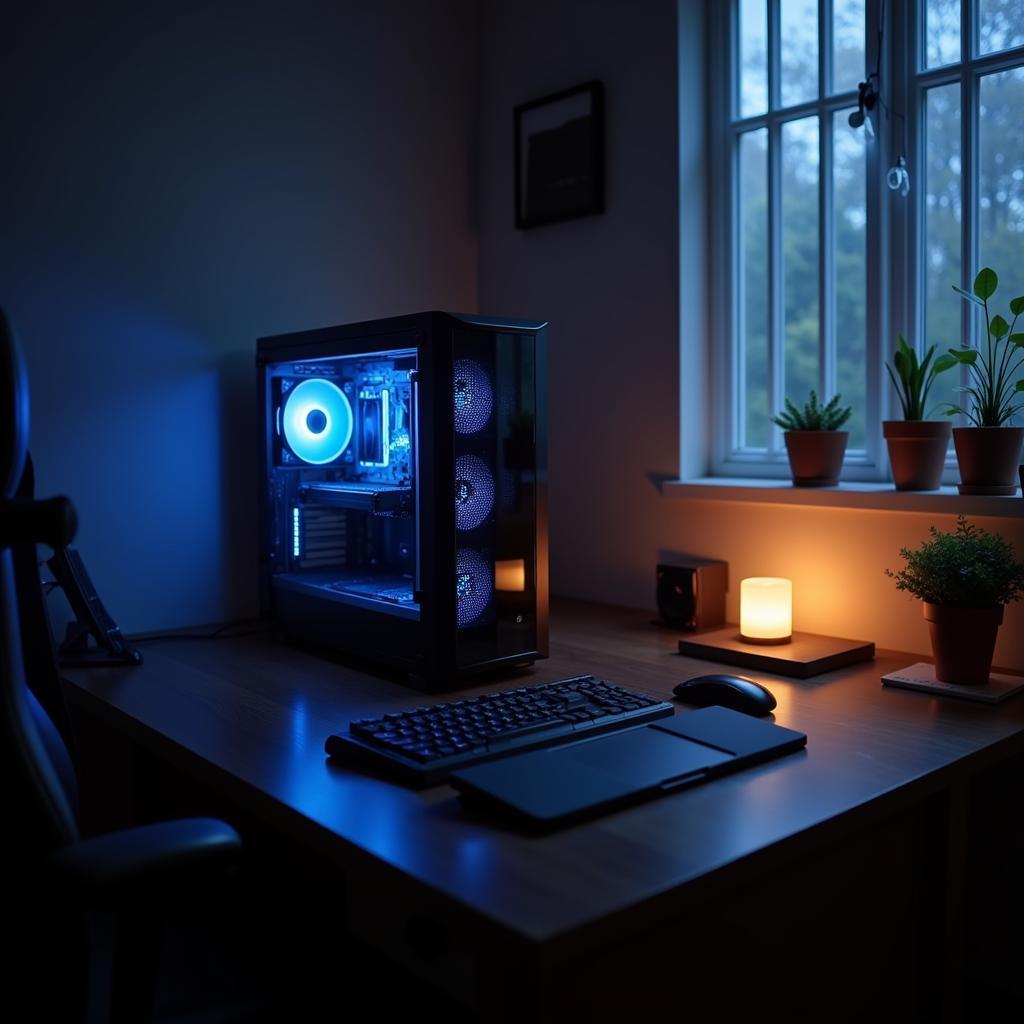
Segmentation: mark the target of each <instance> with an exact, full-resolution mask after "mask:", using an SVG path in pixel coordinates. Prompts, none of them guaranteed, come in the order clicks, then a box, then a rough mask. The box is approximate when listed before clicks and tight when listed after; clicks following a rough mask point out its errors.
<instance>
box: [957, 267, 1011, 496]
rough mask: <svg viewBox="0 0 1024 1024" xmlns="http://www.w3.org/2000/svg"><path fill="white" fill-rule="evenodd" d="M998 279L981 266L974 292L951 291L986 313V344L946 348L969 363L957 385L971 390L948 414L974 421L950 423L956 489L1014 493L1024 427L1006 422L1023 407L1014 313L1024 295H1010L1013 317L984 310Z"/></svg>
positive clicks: (965, 364)
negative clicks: (966, 373) (964, 380)
mask: <svg viewBox="0 0 1024 1024" xmlns="http://www.w3.org/2000/svg"><path fill="white" fill-rule="evenodd" d="M998 284H999V278H998V277H997V276H996V272H995V271H994V270H992V269H991V268H990V267H985V269H984V270H982V271H981V272H980V273H979V274H978V276H977V277H976V278H975V279H974V292H973V294H972V293H971V292H966V291H964V290H963V289H962V288H957V287H956V285H954V286H953V289H954V291H956V292H957V293H958V294H959V295H961V296H962V297H963V298H964V299H966V300H967V301H968V302H971V303H973V304H974V305H976V306H978V307H980V308H981V309H982V310H984V313H985V346H984V349H981V348H976V349H974V348H970V347H968V346H965V347H963V348H959V349H956V348H951V349H950V350H949V352H950V355H952V356H953V357H954V358H955V359H956V360H957V362H959V363H961V364H962V365H964V366H966V367H967V368H968V371H969V373H970V383H969V384H968V385H966V386H964V387H962V388H960V390H961V391H962V392H964V393H965V394H967V395H969V396H970V402H969V403H968V404H969V408H966V409H964V408H962V407H961V406H959V405H952V406H950V407H949V408H948V409H947V410H946V415H947V416H955V415H956V414H957V413H960V414H962V415H964V416H966V417H967V418H968V419H969V420H970V421H971V423H972V424H973V426H970V427H954V428H953V444H954V445H955V447H956V458H957V463H958V464H959V466H960V493H961V494H1013V493H1015V492H1016V490H1017V480H1016V476H1017V465H1018V463H1019V461H1020V449H1021V443H1022V442H1024V427H1014V426H1008V425H1007V424H1009V423H1010V421H1011V420H1012V419H1013V417H1014V416H1015V415H1016V414H1017V413H1018V412H1019V411H1020V410H1021V409H1022V408H1024V394H1022V392H1024V377H1019V378H1018V379H1017V380H1014V378H1015V377H1018V374H1019V373H1020V372H1021V369H1022V367H1024V333H1017V332H1015V331H1014V327H1016V326H1017V318H1018V317H1019V316H1020V315H1021V313H1024V295H1020V296H1018V297H1017V298H1015V299H1011V300H1010V312H1011V313H1012V314H1013V321H1012V322H1011V323H1007V322H1006V320H1005V319H1004V318H1003V317H1002V316H1000V315H999V314H998V313H997V314H996V315H995V316H991V315H990V314H989V309H988V300H989V299H990V298H991V297H992V296H993V294H994V293H995V290H996V287H997V286H998Z"/></svg>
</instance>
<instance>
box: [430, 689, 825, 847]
mask: <svg viewBox="0 0 1024 1024" xmlns="http://www.w3.org/2000/svg"><path fill="white" fill-rule="evenodd" d="M806 744H807V737H806V736H805V735H804V734H803V733H802V732H795V731H793V730H792V729H785V728H783V727H782V726H779V725H775V724H774V723H772V722H767V721H765V720H763V719H757V718H751V717H750V716H749V715H744V714H740V713H739V712H738V711H731V710H729V709H728V708H720V707H709V708H701V709H700V710H699V711H691V712H689V713H686V714H681V715H675V716H674V717H672V718H666V719H661V720H660V721H657V722H652V723H650V724H648V725H640V726H637V727H636V728H634V729H626V730H624V731H622V732H616V733H611V734H607V735H604V736H595V737H594V738H593V739H587V740H582V741H580V742H578V743H570V744H565V745H562V746H558V747H546V748H544V749H542V750H533V751H529V752H528V753H525V754H516V755H513V756H511V757H506V758H502V759H501V760H499V761H491V762H488V763H486V764H480V765H476V766H474V767H472V768H466V769H464V770H463V771H460V772H456V773H455V774H454V775H452V777H451V780H450V781H451V784H452V785H453V786H454V787H455V788H456V789H457V790H458V791H459V794H460V796H461V798H462V800H463V802H464V803H465V804H466V805H467V806H478V807H486V808H490V809H492V810H496V811H498V812H499V813H500V814H502V815H503V816H508V817H511V818H514V819H517V820H519V821H520V822H523V823H528V824H530V825H532V826H535V827H540V828H543V829H551V828H559V827H562V826H564V825H568V824H572V823H574V822H576V821H580V820H583V819H585V818H589V817H593V816H595V815H598V814H603V813H606V812H608V811H610V810H613V809H616V808H619V807H625V806H628V805H629V804H634V803H638V802H640V801H642V800H649V799H652V798H654V797H657V796H662V795H664V794H666V793H672V792H674V791H676V790H678V789H682V788H683V787H685V786H691V785H695V784H696V783H700V782H704V781H707V780H708V779H714V778H717V777H718V776H720V775H726V774H728V773H730V772H734V771H739V770H740V769H742V768H747V767H749V766H750V765H753V764H758V763H760V762H762V761H768V760H770V759H772V758H776V757H782V756H783V755H785V754H790V753H793V752H795V751H797V750H801V749H802V748H803V747H804V746H806Z"/></svg>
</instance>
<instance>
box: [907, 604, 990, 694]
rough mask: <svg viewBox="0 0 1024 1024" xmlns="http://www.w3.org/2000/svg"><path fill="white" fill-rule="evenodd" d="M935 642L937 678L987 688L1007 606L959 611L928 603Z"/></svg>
mask: <svg viewBox="0 0 1024 1024" xmlns="http://www.w3.org/2000/svg"><path fill="white" fill-rule="evenodd" d="M924 617H925V619H926V621H927V622H928V632H929V634H930V635H931V640H932V655H933V656H934V658H935V678H936V679H941V680H942V681H943V682H944V683H958V684H959V685H960V686H984V685H985V684H986V683H987V682H988V677H989V673H990V672H991V670H992V655H993V653H994V651H995V649H996V634H997V633H998V632H999V626H1000V625H1001V624H1002V621H1003V606H1002V605H1001V604H999V605H996V606H995V607H994V608H957V607H955V606H953V605H947V604H928V603H927V602H925V603H924Z"/></svg>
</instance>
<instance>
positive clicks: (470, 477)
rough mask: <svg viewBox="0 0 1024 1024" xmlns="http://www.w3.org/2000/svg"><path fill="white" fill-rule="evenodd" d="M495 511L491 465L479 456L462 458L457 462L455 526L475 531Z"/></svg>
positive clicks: (462, 456) (463, 456)
mask: <svg viewBox="0 0 1024 1024" xmlns="http://www.w3.org/2000/svg"><path fill="white" fill-rule="evenodd" d="M493 508H494V477H493V476H492V475H491V471H490V470H489V469H488V468H487V463H486V462H484V460H483V459H481V458H478V457H477V456H476V455H460V456H459V458H458V459H456V461H455V525H456V526H457V527H458V528H459V529H460V530H475V529H476V528H477V527H478V526H479V525H480V524H481V523H483V522H484V520H485V519H486V518H487V517H488V516H489V515H490V514H491V510H492V509H493Z"/></svg>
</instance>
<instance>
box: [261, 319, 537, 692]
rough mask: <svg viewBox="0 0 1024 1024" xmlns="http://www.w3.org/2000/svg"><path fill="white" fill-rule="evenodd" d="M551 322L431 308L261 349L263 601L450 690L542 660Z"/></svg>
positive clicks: (327, 639)
mask: <svg viewBox="0 0 1024 1024" xmlns="http://www.w3.org/2000/svg"><path fill="white" fill-rule="evenodd" d="M546 344H547V325H546V324H545V323H541V322H533V321H525V320H507V319H500V318H495V317H484V316H464V315H460V314H454V313H440V312H428V313H419V314H415V315H411V316H402V317H394V318H390V319H386V320H374V321H369V322H366V323H358V324H348V325H344V326H340V327H328V328H324V329H320V330H312V331H303V332H300V333H297V334H285V335H277V336H274V337H267V338H261V339H259V341H258V343H257V354H256V362H257V367H258V373H259V401H260V417H261V426H262V433H263V457H262V472H261V496H262V500H261V512H260V517H261V527H260V536H261V541H262V555H261V559H262V565H261V580H262V604H263V610H264V613H265V614H268V615H270V616H271V617H272V618H273V619H274V620H275V621H276V622H277V623H278V624H279V625H280V627H281V628H282V630H283V632H284V633H285V635H286V636H287V637H288V638H290V639H292V640H295V641H298V642H302V643H307V644H310V645H313V646H315V647H318V648H323V649H328V650H333V651H337V652H342V653H347V654H350V655H353V656H356V657H357V658H359V659H362V660H367V661H371V662H376V663H379V664H381V665H383V666H387V667H389V668H391V669H397V670H399V672H400V673H401V674H403V675H405V676H406V677H407V678H408V679H409V680H410V681H411V682H412V683H413V684H414V685H417V686H422V687H428V688H432V689H443V688H446V687H450V686H453V685H456V681H457V680H458V679H460V678H462V677H465V676H468V675H472V674H475V673H479V672H482V671H485V670H488V669H493V668H498V667H507V666H512V665H518V664H528V663H530V662H532V661H533V660H534V659H536V658H542V657H546V656H547V647H548V558H547V465H546V450H547V444H546V415H545V413H546V380H545V369H546Z"/></svg>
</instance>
